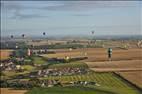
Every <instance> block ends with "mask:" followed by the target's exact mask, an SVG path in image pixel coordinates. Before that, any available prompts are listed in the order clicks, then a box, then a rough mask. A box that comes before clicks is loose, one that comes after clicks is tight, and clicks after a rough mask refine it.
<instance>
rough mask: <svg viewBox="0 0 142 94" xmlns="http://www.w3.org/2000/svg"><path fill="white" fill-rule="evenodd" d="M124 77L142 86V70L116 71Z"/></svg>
mask: <svg viewBox="0 0 142 94" xmlns="http://www.w3.org/2000/svg"><path fill="white" fill-rule="evenodd" d="M116 73H117V74H119V75H120V76H122V77H123V78H125V79H127V80H128V81H130V82H132V83H133V84H135V85H136V86H138V87H141V88H142V71H129V72H116Z"/></svg>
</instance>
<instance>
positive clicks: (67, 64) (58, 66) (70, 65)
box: [49, 62, 88, 68]
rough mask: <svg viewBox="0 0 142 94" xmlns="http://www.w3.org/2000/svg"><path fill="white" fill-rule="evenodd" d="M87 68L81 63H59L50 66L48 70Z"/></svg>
mask: <svg viewBox="0 0 142 94" xmlns="http://www.w3.org/2000/svg"><path fill="white" fill-rule="evenodd" d="M67 67H70V68H88V66H87V64H85V63H82V62H71V63H61V64H53V65H50V66H49V68H67Z"/></svg>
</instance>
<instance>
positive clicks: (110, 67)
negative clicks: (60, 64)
mask: <svg viewBox="0 0 142 94" xmlns="http://www.w3.org/2000/svg"><path fill="white" fill-rule="evenodd" d="M86 64H87V65H88V66H89V67H90V68H91V69H92V70H95V71H102V72H103V71H115V70H116V71H119V70H120V71H121V70H124V71H131V70H135V71H136V70H142V60H122V61H106V62H86Z"/></svg>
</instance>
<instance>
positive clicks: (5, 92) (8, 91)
mask: <svg viewBox="0 0 142 94" xmlns="http://www.w3.org/2000/svg"><path fill="white" fill-rule="evenodd" d="M0 92H1V94H24V93H25V92H27V90H14V89H12V88H0Z"/></svg>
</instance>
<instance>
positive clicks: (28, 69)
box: [22, 65, 35, 71]
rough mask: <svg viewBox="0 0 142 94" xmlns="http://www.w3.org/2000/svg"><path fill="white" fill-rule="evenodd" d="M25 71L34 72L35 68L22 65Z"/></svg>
mask: <svg viewBox="0 0 142 94" xmlns="http://www.w3.org/2000/svg"><path fill="white" fill-rule="evenodd" d="M22 67H23V68H24V69H25V70H26V71H32V70H34V69H35V68H34V67H33V66H31V65H23V66H22Z"/></svg>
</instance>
